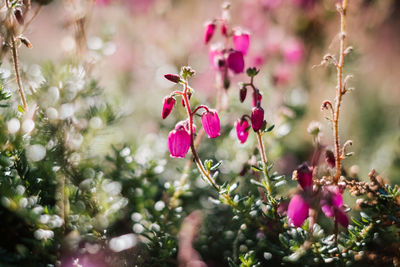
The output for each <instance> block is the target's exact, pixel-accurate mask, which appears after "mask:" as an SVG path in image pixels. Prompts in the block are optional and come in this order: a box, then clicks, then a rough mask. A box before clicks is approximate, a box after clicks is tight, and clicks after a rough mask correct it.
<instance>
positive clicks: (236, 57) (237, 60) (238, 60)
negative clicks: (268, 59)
mask: <svg viewBox="0 0 400 267" xmlns="http://www.w3.org/2000/svg"><path fill="white" fill-rule="evenodd" d="M227 63H228V68H229V69H231V70H232V71H233V72H234V73H235V74H237V73H241V72H243V70H244V58H243V53H242V52H240V51H231V52H230V53H229V55H228V58H227Z"/></svg>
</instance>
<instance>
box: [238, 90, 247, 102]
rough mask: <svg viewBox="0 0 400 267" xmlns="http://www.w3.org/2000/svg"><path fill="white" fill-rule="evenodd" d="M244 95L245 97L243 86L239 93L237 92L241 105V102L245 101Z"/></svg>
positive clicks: (245, 92) (245, 91)
mask: <svg viewBox="0 0 400 267" xmlns="http://www.w3.org/2000/svg"><path fill="white" fill-rule="evenodd" d="M246 95H247V88H246V87H245V86H243V87H242V89H240V91H239V100H240V102H242V103H243V101H244V100H245V99H246Z"/></svg>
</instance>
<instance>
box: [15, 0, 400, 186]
mask: <svg viewBox="0 0 400 267" xmlns="http://www.w3.org/2000/svg"><path fill="white" fill-rule="evenodd" d="M222 4H223V1H195V0H191V1H178V0H174V1H168V0H125V1H112V0H109V1H107V0H101V1H98V2H96V3H91V2H90V3H89V2H85V1H65V2H59V1H57V2H54V3H51V4H50V5H48V6H44V7H43V8H42V10H41V11H40V13H39V14H38V16H37V18H36V19H35V20H34V21H33V23H32V25H31V27H30V28H29V30H28V32H26V36H28V37H29V39H30V40H31V42H32V44H33V46H34V48H33V49H21V57H22V58H23V60H22V61H23V63H22V64H23V65H24V66H29V65H31V64H42V63H44V62H46V61H53V60H65V59H66V58H69V59H71V58H74V56H76V55H77V54H76V53H77V46H79V45H81V46H84V47H86V45H82V44H79V43H75V39H76V35H77V34H78V33H77V32H78V31H79V29H77V26H76V24H74V23H73V22H74V20H76V19H77V18H84V19H83V24H82V29H83V30H84V31H85V40H83V41H82V42H86V43H87V50H86V51H84V52H83V53H85V60H86V62H88V64H90V65H91V66H92V69H93V75H94V77H95V78H98V79H99V81H100V86H101V87H102V88H103V89H104V90H105V92H106V94H107V95H108V96H109V97H110V99H112V100H113V101H115V103H116V104H117V105H118V107H119V108H120V112H121V113H122V114H124V119H123V121H122V122H121V123H120V125H118V126H116V127H115V128H113V129H112V130H109V129H107V132H103V133H101V134H100V135H101V136H98V143H96V145H93V146H91V149H92V150H94V153H98V152H99V151H103V152H105V150H107V149H108V147H109V143H111V142H113V141H115V140H118V141H121V142H125V141H126V142H130V143H132V142H133V143H134V144H137V146H138V150H137V154H136V157H137V158H138V159H139V160H140V158H153V157H160V158H165V159H168V158H169V157H168V153H167V147H166V137H167V133H168V131H169V130H170V129H172V128H173V127H174V124H175V123H176V122H177V121H178V120H181V119H183V118H184V113H183V111H184V110H183V109H180V110H179V112H174V113H173V114H172V115H171V116H170V117H169V118H168V119H166V120H165V121H162V120H161V116H160V114H161V108H162V99H163V97H164V96H165V95H167V94H169V92H171V91H172V90H173V85H172V84H171V83H170V82H168V81H166V80H165V79H164V78H163V75H164V74H165V73H178V71H179V69H180V67H181V66H184V65H190V66H192V67H193V68H194V69H195V70H196V72H197V74H196V76H195V77H194V78H193V79H192V85H193V87H194V88H195V90H196V94H195V99H196V101H197V102H199V103H206V104H208V105H209V106H211V107H213V106H215V99H216V89H215V71H214V70H213V69H212V68H211V67H210V64H209V60H208V50H209V47H210V46H206V45H204V44H203V39H202V38H203V31H204V23H205V22H206V21H209V20H212V19H214V18H216V17H218V16H220V14H221V6H222ZM399 6H400V5H399V2H398V1H373V0H355V1H351V4H350V7H349V11H348V45H349V46H352V47H353V52H352V53H351V54H350V56H349V57H347V62H346V67H345V73H346V74H352V75H353V76H354V78H353V79H352V80H351V81H350V86H351V87H354V89H355V90H354V91H352V92H351V93H349V94H348V95H346V96H345V98H344V101H343V105H342V114H341V115H342V117H341V121H340V136H341V141H342V143H343V142H344V141H345V140H347V139H351V140H353V147H352V150H353V151H354V152H355V156H354V157H352V158H351V159H348V160H345V162H344V164H345V166H347V167H350V166H352V165H357V166H358V169H359V172H360V176H361V177H365V176H366V174H367V173H368V172H369V171H370V169H371V168H375V169H377V170H378V172H380V173H382V174H383V175H384V176H385V177H387V178H390V179H392V180H393V181H396V182H398V181H399V179H400V178H399V177H400V164H399V161H400V144H399V116H400V105H399V101H400V75H399V69H400V68H399V64H400V60H399V57H400V53H399V50H400V35H399V33H400V26H399V25H400V20H399V12H400V7H399ZM230 12H231V25H232V26H240V27H242V28H243V29H245V30H247V31H249V32H250V33H251V42H250V43H251V44H250V50H249V54H248V55H247V56H246V59H245V61H246V67H252V66H255V67H257V68H260V69H261V73H260V74H259V76H257V78H256V84H257V86H259V88H260V90H261V91H262V93H263V94H264V98H263V105H264V107H265V108H266V116H267V118H268V121H269V122H270V123H271V124H275V125H276V128H275V130H274V132H273V136H270V137H268V138H267V140H266V142H267V150H268V154H269V155H270V157H272V158H273V159H274V160H277V166H278V167H279V171H280V172H283V173H286V174H290V173H291V171H292V170H293V169H294V167H295V166H297V165H298V164H299V163H300V162H302V161H305V160H310V159H311V155H312V151H313V144H312V137H311V136H310V135H309V134H308V133H307V126H308V124H309V123H310V122H311V121H313V120H315V121H319V122H320V123H321V124H322V127H323V128H322V129H323V130H322V131H323V137H322V141H321V142H322V144H324V145H327V146H332V133H331V126H330V124H329V123H328V121H327V120H326V119H325V117H326V115H327V114H326V113H325V114H324V112H321V111H320V106H321V103H322V101H323V100H325V99H331V100H333V98H334V90H335V84H336V82H335V81H336V76H335V70H334V68H332V66H328V67H323V66H321V67H315V68H313V66H314V65H319V63H320V62H321V60H322V57H323V56H324V55H325V54H328V53H329V54H333V55H337V51H338V38H337V32H338V16H337V14H336V10H335V1H334V0H323V1H315V0H291V1H281V0H248V1H232V3H231V9H230ZM218 38H219V37H218V36H217V37H214V39H213V40H212V42H217V41H218ZM291 49H292V50H291ZM296 49H297V50H296ZM78 50H79V49H78ZM293 50H294V51H295V52H294V53H296V51H297V53H298V55H297V56H296V58H295V59H293V60H291V59H288V58H287V57H288V56H287V54H290V53H291V52H293ZM285 55H286V58H285ZM289 57H290V56H289ZM245 79H246V77H245V75H238V76H235V77H233V81H232V83H231V88H230V89H229V90H228V95H229V109H228V112H227V113H226V114H223V115H221V119H222V123H223V128H224V131H226V132H230V133H231V134H230V135H229V136H230V137H229V138H227V140H207V141H204V142H203V143H204V145H203V144H202V146H201V147H203V148H204V150H207V151H209V149H210V148H212V149H214V148H217V149H218V150H216V151H215V157H216V158H217V159H218V160H224V161H226V162H227V164H225V167H226V168H236V171H237V169H238V166H240V164H237V161H242V162H243V159H244V158H246V157H247V156H246V155H247V153H249V151H250V150H251V148H252V147H254V144H255V143H254V141H255V140H252V139H251V140H250V141H249V142H247V143H246V144H245V145H239V144H238V142H237V141H236V139H235V136H234V134H233V133H232V126H233V123H234V121H235V120H236V119H237V118H238V117H239V116H240V115H241V114H244V113H246V112H247V113H249V107H250V106H249V104H247V105H246V104H239V101H238V90H239V87H238V85H237V82H238V81H244V80H245ZM175 89H176V88H175ZM220 142H223V143H224V144H221V145H220V144H218V146H214V145H215V143H220ZM230 148H234V149H235V150H237V149H239V150H240V151H244V152H243V155H242V154H240V153H239V155H234V154H232V153H234V152H233V151H230V150H229V149H230ZM228 162H229V163H228ZM168 164H171V165H172V166H180V165H182V164H183V162H182V161H180V160H170V159H168ZM235 166H236V167H235ZM356 169H357V168H355V169H353V170H356ZM171 170H174V168H168V170H166V172H167V173H168V175H167V177H169V178H171V179H172V180H173V177H174V175H176V174H173V173H169V172H173V171H171Z"/></svg>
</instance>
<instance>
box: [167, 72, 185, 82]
mask: <svg viewBox="0 0 400 267" xmlns="http://www.w3.org/2000/svg"><path fill="white" fill-rule="evenodd" d="M164 77H165V79H167V80H168V81H170V82H173V83H179V81H180V80H181V77H179V75H177V74H165V75H164Z"/></svg>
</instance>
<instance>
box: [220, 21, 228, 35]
mask: <svg viewBox="0 0 400 267" xmlns="http://www.w3.org/2000/svg"><path fill="white" fill-rule="evenodd" d="M221 34H222V35H223V36H228V26H226V23H225V22H223V23H222V25H221Z"/></svg>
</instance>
